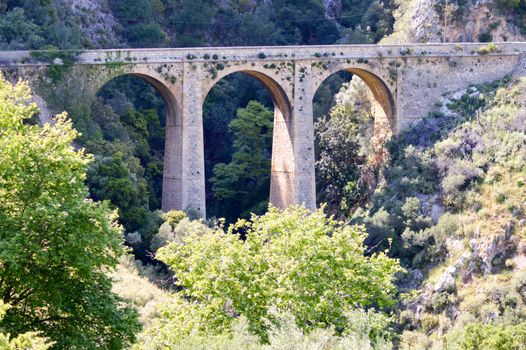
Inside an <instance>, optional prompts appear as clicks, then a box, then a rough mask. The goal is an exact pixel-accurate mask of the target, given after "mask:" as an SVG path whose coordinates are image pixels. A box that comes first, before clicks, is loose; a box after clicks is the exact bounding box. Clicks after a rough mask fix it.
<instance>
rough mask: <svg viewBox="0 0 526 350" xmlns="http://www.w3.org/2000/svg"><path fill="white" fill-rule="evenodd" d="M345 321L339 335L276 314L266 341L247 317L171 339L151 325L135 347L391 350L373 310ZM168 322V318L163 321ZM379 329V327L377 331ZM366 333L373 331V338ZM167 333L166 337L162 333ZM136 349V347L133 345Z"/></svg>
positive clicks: (352, 314)
mask: <svg viewBox="0 0 526 350" xmlns="http://www.w3.org/2000/svg"><path fill="white" fill-rule="evenodd" d="M346 317H347V320H348V323H349V324H350V325H352V329H349V330H348V331H346V332H345V334H343V335H338V334H336V332H335V331H334V329H333V328H323V329H322V328H316V329H314V330H312V331H311V332H309V333H306V332H304V331H303V330H302V329H300V328H299V327H298V326H297V324H296V322H295V320H294V317H293V316H292V315H290V314H275V319H276V320H277V323H275V324H271V325H270V329H269V340H268V344H261V342H260V341H259V339H258V337H257V336H254V335H253V334H251V333H250V331H249V329H248V322H247V321H246V318H244V317H240V318H239V319H238V320H236V321H235V322H234V323H233V326H232V329H231V330H230V331H229V332H225V333H222V334H210V333H207V334H204V335H200V334H195V333H194V334H190V335H188V336H186V337H184V338H183V339H180V340H176V341H174V342H173V341H171V338H170V335H171V334H172V333H169V332H167V333H163V336H162V337H160V336H159V334H158V333H156V332H157V331H158V328H156V327H152V328H151V329H148V330H147V331H146V332H144V333H143V334H142V335H141V342H140V343H139V345H138V346H137V347H136V348H137V349H148V350H150V349H161V348H163V346H166V345H167V344H169V346H171V347H172V348H174V349H203V350H204V349H207V350H208V349H214V350H230V349H247V350H282V349H298V348H301V349H312V350H314V349H319V350H344V349H375V350H387V349H391V348H392V346H391V344H390V342H389V341H388V340H387V339H385V337H384V332H383V329H384V328H385V327H386V321H387V320H386V318H385V317H382V316H381V315H379V314H375V313H372V312H364V311H362V310H355V311H351V312H349V313H347V314H346ZM163 321H165V322H166V321H167V320H163ZM379 330H382V331H381V332H380V333H378V331H379ZM369 334H376V335H375V336H374V340H371V339H370V338H369ZM165 335H166V336H168V338H165V337H164V336H165ZM134 349H135V348H134Z"/></svg>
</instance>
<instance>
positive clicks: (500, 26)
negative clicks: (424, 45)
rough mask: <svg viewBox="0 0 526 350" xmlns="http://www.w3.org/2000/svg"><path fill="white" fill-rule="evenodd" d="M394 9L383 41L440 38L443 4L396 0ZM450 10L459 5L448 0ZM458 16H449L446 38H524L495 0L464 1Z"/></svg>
mask: <svg viewBox="0 0 526 350" xmlns="http://www.w3.org/2000/svg"><path fill="white" fill-rule="evenodd" d="M398 3H399V8H398V10H397V11H396V12H395V16H396V23H395V28H394V31H395V33H394V34H393V35H391V36H389V37H387V38H385V39H383V40H382V42H385V43H404V42H405V43H406V42H431V43H433V42H443V41H444V32H445V31H446V29H445V23H444V17H443V15H442V13H443V8H441V7H440V6H438V5H437V2H436V1H433V0H411V1H398ZM449 3H450V6H451V9H452V10H455V9H458V6H457V5H456V1H450V2H449ZM464 6H465V8H464V11H463V13H462V16H461V18H453V16H451V19H450V21H449V23H448V26H447V38H446V40H447V42H477V41H524V40H526V35H523V34H521V31H520V29H519V28H518V27H517V26H516V25H514V24H513V21H511V20H510V18H509V17H510V16H512V14H503V13H500V11H498V10H497V9H496V5H495V1H494V0H479V1H467V2H466V4H465V5H464Z"/></svg>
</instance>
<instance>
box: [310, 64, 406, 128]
mask: <svg viewBox="0 0 526 350" xmlns="http://www.w3.org/2000/svg"><path fill="white" fill-rule="evenodd" d="M341 71H346V72H349V73H352V74H354V75H356V76H357V77H359V78H360V79H361V80H363V81H364V83H365V84H366V85H367V87H368V88H369V89H370V91H371V93H372V95H373V96H374V101H373V102H374V103H375V105H373V108H374V112H375V123H377V122H382V121H385V122H387V123H388V124H389V128H390V130H391V132H392V133H397V132H398V131H399V125H398V120H397V112H396V102H395V101H396V100H395V96H396V86H393V85H394V83H393V84H391V87H389V85H388V84H387V83H386V81H387V80H388V73H387V72H386V71H383V70H382V71H377V70H376V69H373V68H371V67H368V66H366V67H364V66H363V65H354V66H348V65H337V66H335V67H331V68H329V69H327V70H326V71H325V72H323V73H322V74H321V75H320V76H319V77H318V79H317V80H316V83H315V84H314V91H313V93H312V98H314V94H315V93H316V91H317V90H318V88H319V87H320V86H321V85H322V84H323V82H324V81H325V80H326V79H327V78H329V77H330V76H331V75H333V74H336V73H338V72H341Z"/></svg>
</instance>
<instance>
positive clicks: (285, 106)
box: [203, 66, 295, 208]
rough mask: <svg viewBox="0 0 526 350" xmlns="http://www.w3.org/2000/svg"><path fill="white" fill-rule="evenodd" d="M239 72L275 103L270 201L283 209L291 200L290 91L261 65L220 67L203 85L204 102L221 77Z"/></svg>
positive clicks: (292, 157)
mask: <svg viewBox="0 0 526 350" xmlns="http://www.w3.org/2000/svg"><path fill="white" fill-rule="evenodd" d="M234 73H242V74H246V75H249V76H252V77H254V78H255V79H257V80H259V81H260V82H261V84H262V85H263V86H264V87H265V88H266V89H267V91H268V92H269V94H270V96H271V99H272V101H273V103H274V130H273V139H272V160H271V180H270V198H269V202H270V203H271V204H272V205H274V206H275V207H278V208H286V207H288V206H289V205H291V204H293V203H294V164H295V161H294V137H293V135H294V130H293V127H294V125H293V116H292V112H293V111H292V104H291V95H292V94H291V92H290V91H291V89H290V88H289V92H287V91H286V90H285V88H283V86H282V84H280V83H278V82H277V81H276V80H275V79H273V78H271V77H270V76H269V75H268V72H267V71H265V70H264V69H263V68H260V67H257V66H251V67H250V68H243V67H236V66H234V67H230V68H229V69H225V70H222V71H221V72H220V73H219V74H218V75H217V76H216V77H214V78H213V79H211V80H209V81H207V82H206V83H205V84H204V87H203V97H204V98H203V103H204V101H205V99H206V97H207V96H208V94H209V93H210V91H211V90H212V88H213V87H214V86H215V85H216V84H217V82H219V81H220V80H221V79H223V78H225V77H227V76H229V75H231V74H234Z"/></svg>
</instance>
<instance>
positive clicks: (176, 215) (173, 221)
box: [164, 210, 186, 229]
mask: <svg viewBox="0 0 526 350" xmlns="http://www.w3.org/2000/svg"><path fill="white" fill-rule="evenodd" d="M184 218H186V214H185V213H184V212H183V211H180V210H170V211H169V212H168V213H166V214H164V220H165V222H166V223H167V224H168V225H170V226H171V227H172V228H173V229H174V228H175V227H176V226H177V224H179V223H180V222H181V220H183V219H184Z"/></svg>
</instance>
